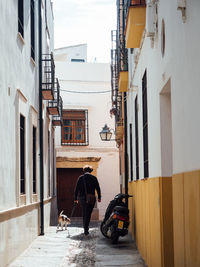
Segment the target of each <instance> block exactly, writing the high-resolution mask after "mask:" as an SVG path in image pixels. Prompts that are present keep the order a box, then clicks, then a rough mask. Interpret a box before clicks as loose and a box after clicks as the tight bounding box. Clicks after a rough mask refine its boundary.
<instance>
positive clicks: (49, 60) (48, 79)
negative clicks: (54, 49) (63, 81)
mask: <svg viewBox="0 0 200 267" xmlns="http://www.w3.org/2000/svg"><path fill="white" fill-rule="evenodd" d="M42 67H43V77H42V94H43V98H44V99H45V100H52V99H53V98H54V85H55V64H54V59H53V54H52V53H51V54H44V55H43V56H42Z"/></svg>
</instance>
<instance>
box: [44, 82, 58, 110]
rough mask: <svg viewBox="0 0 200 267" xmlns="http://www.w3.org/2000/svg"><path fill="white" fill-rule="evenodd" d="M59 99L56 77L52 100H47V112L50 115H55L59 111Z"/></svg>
mask: <svg viewBox="0 0 200 267" xmlns="http://www.w3.org/2000/svg"><path fill="white" fill-rule="evenodd" d="M59 101H60V85H59V81H58V79H57V78H56V80H55V85H54V92H53V100H49V101H48V106H47V109H48V112H49V113H50V114H51V115H57V114H58V113H59Z"/></svg>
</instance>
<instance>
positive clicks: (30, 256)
mask: <svg viewBox="0 0 200 267" xmlns="http://www.w3.org/2000/svg"><path fill="white" fill-rule="evenodd" d="M36 266H37V267H58V266H59V267H67V266H71V267H84V266H87V267H92V266H96V267H101V266H123V267H125V266H134V267H142V266H145V265H144V262H143V260H142V258H141V257H140V254H139V252H138V251H137V248H136V245H135V243H134V242H133V241H131V239H130V237H124V238H121V239H120V240H119V243H118V244H116V245H112V244H111V243H110V242H109V240H106V239H105V238H104V237H103V236H102V235H101V234H100V232H99V228H98V226H97V224H94V225H93V227H92V228H91V229H90V234H89V236H85V235H84V234H83V229H82V227H75V226H72V227H68V230H66V231H58V232H57V233H56V227H50V228H48V230H47V231H46V233H45V235H44V236H38V237H37V238H36V239H35V240H34V242H33V243H32V244H31V245H30V246H29V248H28V249H27V250H25V251H24V253H22V254H21V255H20V256H19V257H18V258H17V259H16V260H15V261H14V262H12V263H11V264H10V265H8V267H36Z"/></svg>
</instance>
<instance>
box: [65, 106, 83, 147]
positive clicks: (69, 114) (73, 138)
mask: <svg viewBox="0 0 200 267" xmlns="http://www.w3.org/2000/svg"><path fill="white" fill-rule="evenodd" d="M61 130H62V145H88V112H87V110H63V126H62V129H61Z"/></svg>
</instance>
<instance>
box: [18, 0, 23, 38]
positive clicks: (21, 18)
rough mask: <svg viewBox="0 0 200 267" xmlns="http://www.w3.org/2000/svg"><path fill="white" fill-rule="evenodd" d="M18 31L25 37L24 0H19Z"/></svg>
mask: <svg viewBox="0 0 200 267" xmlns="http://www.w3.org/2000/svg"><path fill="white" fill-rule="evenodd" d="M18 32H19V33H20V34H21V36H22V37H24V0H18Z"/></svg>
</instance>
